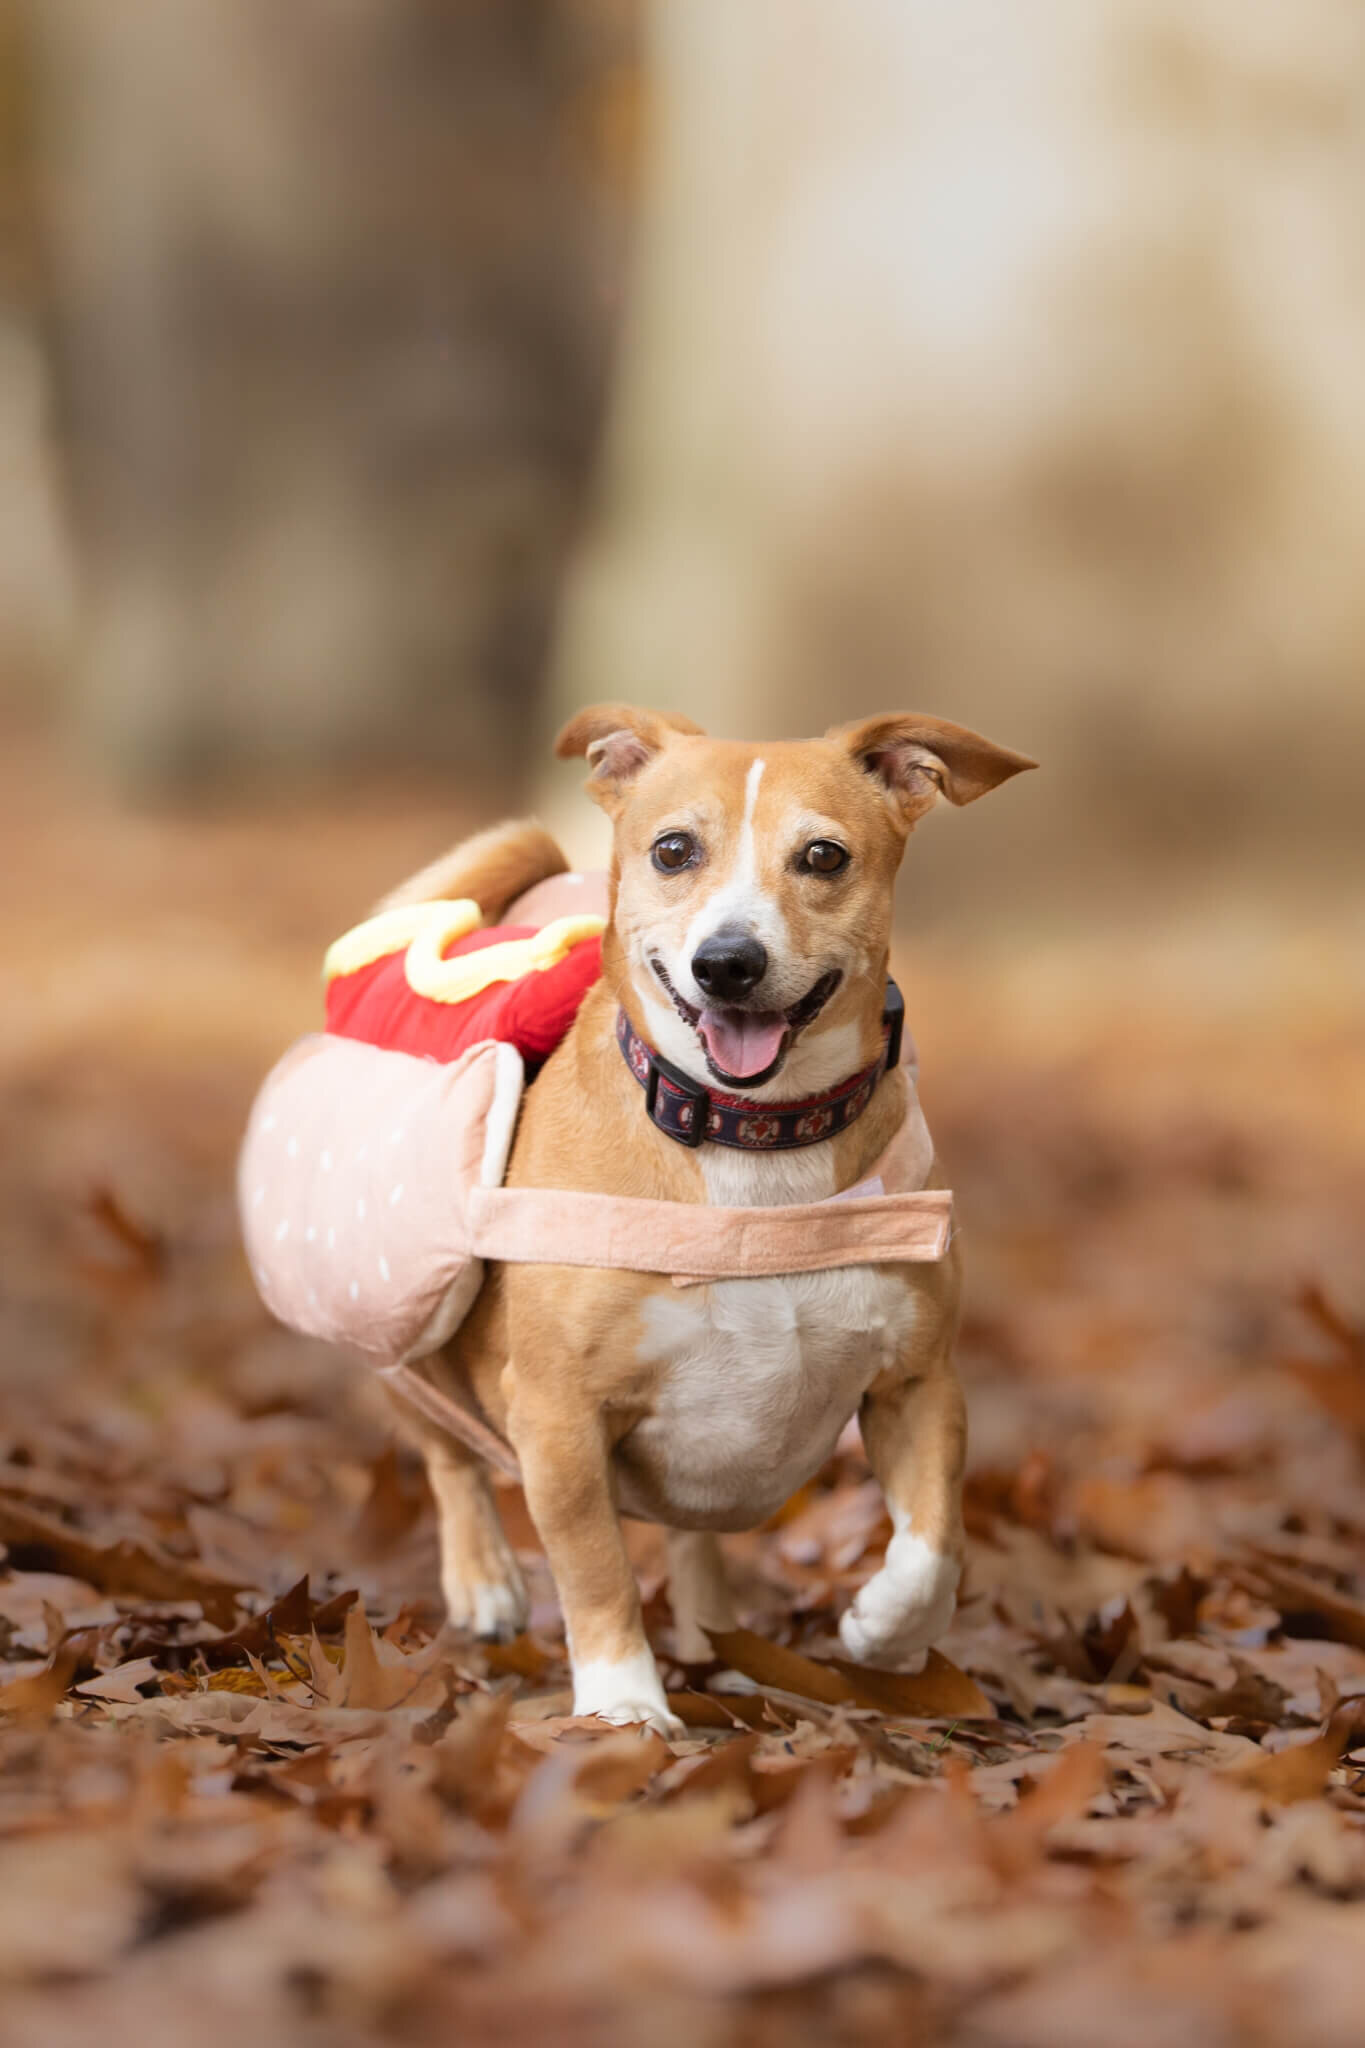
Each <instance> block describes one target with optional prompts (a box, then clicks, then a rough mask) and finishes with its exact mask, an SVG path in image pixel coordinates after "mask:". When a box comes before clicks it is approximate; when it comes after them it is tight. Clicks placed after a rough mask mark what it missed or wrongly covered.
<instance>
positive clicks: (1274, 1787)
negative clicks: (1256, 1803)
mask: <svg viewBox="0 0 1365 2048" xmlns="http://www.w3.org/2000/svg"><path fill="white" fill-rule="evenodd" d="M1361 1719H1362V1709H1361V1703H1360V1702H1359V1701H1350V1702H1348V1704H1347V1705H1346V1706H1344V1707H1339V1708H1338V1709H1337V1711H1336V1713H1335V1714H1333V1716H1332V1718H1331V1720H1330V1721H1329V1722H1328V1723H1327V1725H1326V1727H1325V1728H1323V1729H1322V1730H1321V1731H1320V1733H1318V1734H1317V1735H1314V1736H1313V1737H1312V1738H1311V1739H1310V1740H1309V1741H1307V1742H1295V1743H1291V1744H1290V1745H1289V1747H1288V1748H1287V1749H1279V1750H1276V1751H1275V1752H1274V1754H1273V1755H1271V1756H1264V1755H1263V1756H1258V1757H1255V1758H1253V1759H1252V1761H1251V1762H1250V1763H1246V1764H1242V1765H1241V1766H1239V1767H1238V1768H1237V1769H1235V1770H1234V1771H1231V1772H1229V1774H1228V1775H1229V1776H1230V1777H1234V1778H1235V1779H1236V1780H1237V1782H1238V1783H1239V1784H1242V1785H1247V1786H1250V1787H1251V1789H1252V1790H1253V1791H1256V1792H1259V1793H1260V1795H1261V1797H1262V1798H1263V1799H1267V1800H1270V1801H1271V1802H1272V1803H1273V1804H1275V1805H1277V1806H1289V1805H1292V1804H1293V1803H1294V1801H1295V1800H1298V1799H1316V1798H1317V1797H1318V1794H1319V1793H1320V1792H1321V1791H1322V1790H1323V1789H1324V1787H1325V1786H1326V1784H1327V1780H1328V1779H1329V1778H1330V1776H1331V1775H1332V1772H1333V1771H1334V1770H1335V1769H1336V1766H1337V1764H1338V1763H1339V1762H1340V1760H1341V1758H1342V1757H1343V1755H1344V1754H1345V1752H1346V1751H1347V1750H1348V1749H1349V1748H1350V1746H1351V1744H1352V1741H1353V1740H1354V1739H1355V1737H1356V1736H1357V1735H1358V1734H1359V1732H1360V1726H1361Z"/></svg>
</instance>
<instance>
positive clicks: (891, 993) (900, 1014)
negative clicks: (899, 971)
mask: <svg viewBox="0 0 1365 2048" xmlns="http://www.w3.org/2000/svg"><path fill="white" fill-rule="evenodd" d="M882 1029H883V1031H884V1032H885V1033H886V1065H885V1069H884V1071H885V1072H886V1073H888V1074H890V1073H894V1071H895V1069H896V1068H897V1067H898V1066H899V1065H900V1063H901V1041H902V1040H903V1039H904V1037H905V997H904V996H903V995H902V994H901V992H900V990H899V989H898V988H897V987H896V984H895V982H894V981H892V979H891V977H890V975H888V976H887V978H886V1003H885V1005H884V1007H883V1009H882Z"/></svg>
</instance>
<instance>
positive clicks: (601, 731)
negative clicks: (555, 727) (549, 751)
mask: <svg viewBox="0 0 1365 2048" xmlns="http://www.w3.org/2000/svg"><path fill="white" fill-rule="evenodd" d="M677 732H682V733H700V732H701V727H700V726H699V725H694V724H693V722H692V720H691V719H690V718H685V717H684V716H683V714H682V713H681V712H679V711H641V710H639V709H638V708H637V707H636V706H635V705H634V704H590V705H589V706H588V708H587V710H586V711H579V712H576V713H575V714H574V716H573V717H572V718H571V719H570V720H569V722H568V724H567V725H566V726H565V727H564V729H563V731H562V732H561V733H560V735H559V738H558V739H557V740H556V741H555V753H556V754H557V755H558V756H559V758H560V760H561V761H566V760H568V759H570V758H571V757H572V756H573V755H575V754H583V755H586V757H587V761H588V766H589V767H590V768H591V769H592V774H591V775H590V776H589V778H588V783H587V790H588V795H589V796H590V797H591V798H592V799H593V802H594V803H599V804H601V806H602V808H603V810H604V811H609V812H614V811H615V810H617V809H618V808H619V806H620V803H621V800H622V798H623V796H624V794H625V791H626V788H627V786H628V785H629V784H630V783H632V782H633V781H634V780H635V777H636V776H637V775H638V774H639V773H640V770H641V769H642V768H643V767H644V766H645V765H646V763H647V762H649V761H652V760H653V759H654V756H655V755H656V754H657V753H658V752H659V750H660V748H661V747H664V746H666V745H667V744H668V738H669V735H670V733H677Z"/></svg>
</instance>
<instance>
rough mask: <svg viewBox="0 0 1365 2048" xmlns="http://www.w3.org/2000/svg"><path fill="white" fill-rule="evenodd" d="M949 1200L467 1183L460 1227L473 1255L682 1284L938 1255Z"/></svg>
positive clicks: (940, 1196)
mask: <svg viewBox="0 0 1365 2048" xmlns="http://www.w3.org/2000/svg"><path fill="white" fill-rule="evenodd" d="M952 1208H953V1198H952V1195H951V1193H950V1192H949V1191H948V1190H947V1189H946V1188H931V1189H926V1190H924V1191H923V1192H920V1193H915V1194H891V1195H888V1194H871V1195H864V1196H858V1197H854V1198H851V1199H847V1200H843V1201H833V1202H798V1203H793V1204H791V1205H790V1206H786V1207H782V1208H772V1209H711V1208H708V1207H707V1206H706V1205H705V1204H703V1203H691V1202H652V1201H643V1200H640V1199H638V1198H636V1197H632V1196H625V1195H592V1194H581V1193H576V1192H571V1191H569V1190H566V1189H550V1188H471V1189H470V1191H469V1197H468V1207H467V1211H466V1227H467V1229H468V1231H469V1248H470V1250H471V1251H472V1252H473V1253H474V1254H475V1256H476V1257H478V1258H482V1259H498V1260H501V1261H503V1262H506V1263H511V1264H520V1265H525V1264H533V1265H545V1264H552V1265H556V1266H598V1267H603V1266H607V1267H615V1268H618V1269H621V1270H623V1271H627V1272H632V1273H669V1274H671V1275H672V1276H673V1277H674V1278H675V1280H677V1281H678V1282H679V1284H681V1285H694V1284H696V1283H698V1282H701V1281H705V1280H719V1279H726V1280H744V1279H757V1278H760V1277H762V1276H764V1275H771V1274H778V1273H822V1272H826V1271H828V1270H829V1268H831V1267H833V1266H880V1265H886V1264H889V1263H891V1262H899V1261H916V1262H919V1261H925V1260H931V1259H941V1258H942V1257H943V1254H944V1252H945V1251H946V1250H947V1248H948V1240H949V1237H950V1235H951V1231H952Z"/></svg>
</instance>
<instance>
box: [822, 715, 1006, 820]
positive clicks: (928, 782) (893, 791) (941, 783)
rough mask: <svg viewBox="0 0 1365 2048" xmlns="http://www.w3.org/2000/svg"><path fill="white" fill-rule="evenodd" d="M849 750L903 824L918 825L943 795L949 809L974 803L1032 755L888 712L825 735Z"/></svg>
mask: <svg viewBox="0 0 1365 2048" xmlns="http://www.w3.org/2000/svg"><path fill="white" fill-rule="evenodd" d="M825 737H826V739H831V740H836V741H838V743H839V744H840V745H841V746H845V747H847V748H848V751H849V753H850V754H852V756H853V758H854V760H855V761H856V762H857V763H858V766H859V767H860V768H862V769H864V770H865V771H866V772H867V774H869V775H872V776H874V777H875V778H876V780H877V781H878V782H880V783H881V784H882V786H883V788H884V789H885V790H886V793H887V795H888V796H889V797H890V799H891V801H892V803H893V804H894V806H895V808H896V809H897V811H898V812H899V813H900V816H901V818H902V820H903V822H904V823H905V824H907V825H913V824H914V822H915V820H916V818H919V817H922V816H923V814H924V812H925V811H927V810H929V809H930V808H931V807H932V806H933V805H934V804H935V803H936V802H937V801H938V798H939V795H940V794H942V795H943V796H946V797H947V799H948V801H949V803H950V804H973V803H975V802H976V799H977V798H978V797H979V796H985V795H987V793H988V792H989V791H990V790H992V789H997V788H998V787H999V786H1000V784H1001V783H1002V782H1008V781H1009V778H1010V777H1011V775H1019V774H1022V772H1023V770H1024V769H1025V768H1036V767H1037V766H1038V763H1037V762H1036V761H1030V759H1029V757H1028V755H1027V754H1016V753H1014V752H1013V751H1012V750H1011V749H1010V748H1009V747H997V746H996V744H995V742H994V741H993V740H988V739H983V738H982V736H981V734H980V733H979V732H969V731H968V730H967V727H966V726H965V725H952V724H950V723H949V721H948V720H947V719H946V718H928V717H925V716H923V715H921V714H920V713H919V712H916V711H891V712H885V713H883V715H882V716H881V717H880V718H864V719H861V720H859V722H858V723H857V724H856V725H836V726H833V727H831V729H830V731H829V732H828V733H826V735H825Z"/></svg>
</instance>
